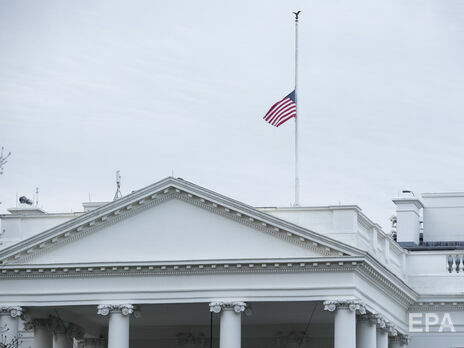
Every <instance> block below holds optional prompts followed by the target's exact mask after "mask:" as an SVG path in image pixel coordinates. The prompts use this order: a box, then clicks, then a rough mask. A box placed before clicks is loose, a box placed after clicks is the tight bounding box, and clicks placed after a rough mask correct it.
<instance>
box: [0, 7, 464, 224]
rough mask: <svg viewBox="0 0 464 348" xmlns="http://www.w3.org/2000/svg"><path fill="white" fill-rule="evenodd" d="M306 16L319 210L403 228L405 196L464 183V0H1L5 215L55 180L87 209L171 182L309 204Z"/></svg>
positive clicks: (53, 196)
mask: <svg viewBox="0 0 464 348" xmlns="http://www.w3.org/2000/svg"><path fill="white" fill-rule="evenodd" d="M296 9H301V10H302V14H301V22H300V62H301V65H300V77H299V81H300V90H299V92H300V94H299V108H300V109H299V110H300V111H299V112H300V115H299V116H300V137H301V145H300V146H301V153H300V157H301V196H302V198H301V201H302V204H303V205H331V204H357V205H359V206H360V207H361V208H362V209H363V211H364V212H365V213H366V214H367V215H368V216H369V217H370V218H371V219H373V220H374V221H376V222H379V223H381V224H382V225H383V226H387V225H388V218H389V217H390V215H391V214H392V213H393V211H394V206H393V203H392V202H391V198H392V197H394V196H397V195H398V191H400V190H402V189H412V190H415V191H416V192H418V193H420V192H439V191H464V180H463V179H464V161H463V157H464V136H463V135H464V118H463V116H464V68H463V62H464V2H463V1H462V0H446V1H443V0H420V1H419V0H409V1H404V0H375V1H371V0H346V1H337V0H329V1H328V0H310V1H274V0H273V1H270V0H265V1H248V0H247V1H245V0H243V1H242V0H238V1H237V0H233V1H212V0H211V1H198V0H196V1H179V0H178V1H165V0H163V1H159V0H150V1H138V0H136V1H133V0H132V1H114V0H112V1H94V0H92V1H82V0H81V1H72V2H71V1H61V0H59V1H49V0H46V1H22V0H4V1H1V2H0V49H1V54H0V121H1V123H0V145H3V146H5V148H6V149H7V150H8V151H11V152H12V153H13V154H12V156H11V158H10V161H9V163H7V164H6V166H5V169H4V174H3V175H2V176H0V201H2V204H1V205H0V211H1V212H5V211H6V210H5V209H6V208H8V207H11V206H14V205H15V197H16V193H19V194H20V195H23V194H25V195H27V196H32V193H33V191H34V189H35V187H36V186H39V187H40V192H41V193H40V205H42V206H43V208H45V209H46V210H47V211H50V212H53V211H70V210H73V211H76V210H81V203H82V202H83V201H88V200H89V193H90V198H91V200H92V201H106V200H111V199H112V197H113V195H114V192H115V183H114V175H115V171H116V170H117V169H119V170H121V175H122V192H123V194H127V193H130V192H131V191H132V190H136V189H139V188H142V187H144V186H146V185H149V184H151V183H154V182H156V181H158V180H160V179H162V178H164V177H166V176H169V175H171V172H172V171H174V176H178V177H182V178H184V179H186V180H190V181H193V182H194V183H196V184H199V185H201V186H204V187H207V188H209V189H212V190H215V191H217V192H219V193H222V194H224V195H227V196H230V197H232V198H235V199H238V200H241V201H243V202H245V203H248V204H251V205H258V206H281V205H285V206H287V205H289V204H290V203H291V202H292V200H293V175H294V171H293V168H294V167H293V165H294V164H293V161H294V157H293V156H294V153H293V141H294V140H293V131H294V123H293V122H292V121H291V122H287V123H286V124H284V125H283V126H281V127H280V128H277V129H276V128H274V127H272V126H270V125H268V124H267V123H265V122H264V121H263V120H262V116H263V115H264V114H265V113H266V111H267V109H268V108H269V107H270V106H271V105H272V104H273V103H274V102H275V101H277V100H279V99H281V98H282V97H284V96H285V95H286V94H288V93H289V92H290V91H291V90H292V89H293V83H294V75H293V69H294V65H293V59H294V58H293V54H294V52H293V49H294V23H293V19H292V14H291V11H293V10H296Z"/></svg>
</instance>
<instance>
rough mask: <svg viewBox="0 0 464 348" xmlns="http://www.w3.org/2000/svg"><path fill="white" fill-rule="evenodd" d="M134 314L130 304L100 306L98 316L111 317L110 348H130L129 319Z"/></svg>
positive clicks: (109, 327)
mask: <svg viewBox="0 0 464 348" xmlns="http://www.w3.org/2000/svg"><path fill="white" fill-rule="evenodd" d="M133 312H134V306H133V305H130V304H121V305H100V306H98V314H101V315H104V316H106V315H109V316H110V320H109V324H108V348H129V318H130V315H131V314H132V313H133Z"/></svg>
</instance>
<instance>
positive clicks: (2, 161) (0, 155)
mask: <svg viewBox="0 0 464 348" xmlns="http://www.w3.org/2000/svg"><path fill="white" fill-rule="evenodd" d="M3 150H4V149H3V146H2V149H1V151H0V175H2V174H3V166H4V165H5V164H6V163H7V162H8V161H7V159H8V157H10V155H11V152H8V153H7V154H6V155H4V154H3Z"/></svg>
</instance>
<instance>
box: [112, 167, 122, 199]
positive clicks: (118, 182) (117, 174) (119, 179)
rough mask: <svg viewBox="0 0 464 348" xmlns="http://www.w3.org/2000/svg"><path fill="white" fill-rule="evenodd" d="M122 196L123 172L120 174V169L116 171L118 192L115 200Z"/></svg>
mask: <svg viewBox="0 0 464 348" xmlns="http://www.w3.org/2000/svg"><path fill="white" fill-rule="evenodd" d="M119 198H122V194H121V174H119V170H117V171H116V193H115V194H114V198H113V201H115V200H117V199H119Z"/></svg>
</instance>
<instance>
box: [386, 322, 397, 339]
mask: <svg viewBox="0 0 464 348" xmlns="http://www.w3.org/2000/svg"><path fill="white" fill-rule="evenodd" d="M387 330H388V334H389V335H390V336H392V337H397V336H398V329H397V327H396V326H395V325H393V324H392V323H387Z"/></svg>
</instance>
